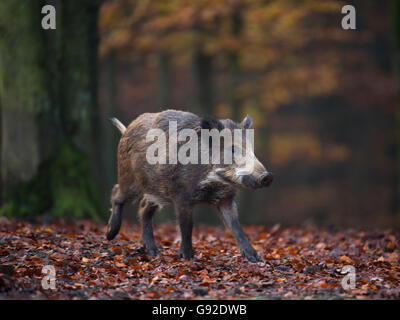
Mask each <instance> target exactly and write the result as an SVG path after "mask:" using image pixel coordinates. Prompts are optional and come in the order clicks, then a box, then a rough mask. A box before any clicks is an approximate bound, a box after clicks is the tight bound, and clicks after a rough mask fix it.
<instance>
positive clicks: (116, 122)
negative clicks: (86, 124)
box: [109, 118, 126, 134]
mask: <svg viewBox="0 0 400 320" xmlns="http://www.w3.org/2000/svg"><path fill="white" fill-rule="evenodd" d="M109 120H110V121H111V123H112V124H113V125H114V126H116V127H117V128H118V130H119V131H120V132H121V133H122V134H124V132H125V130H126V127H125V126H124V125H123V124H122V123H121V121H119V120H118V119H117V118H110V119H109Z"/></svg>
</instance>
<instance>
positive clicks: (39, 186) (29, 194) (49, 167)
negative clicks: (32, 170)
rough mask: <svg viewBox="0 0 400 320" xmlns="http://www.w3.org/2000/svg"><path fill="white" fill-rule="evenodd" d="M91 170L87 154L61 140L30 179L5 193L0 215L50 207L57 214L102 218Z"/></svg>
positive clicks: (36, 210) (37, 212)
mask: <svg viewBox="0 0 400 320" xmlns="http://www.w3.org/2000/svg"><path fill="white" fill-rule="evenodd" d="M90 172H91V170H90V165H89V162H88V159H87V156H86V155H85V154H84V153H83V152H81V151H80V150H78V149H77V148H75V147H74V146H72V145H71V144H70V143H68V142H64V143H63V144H62V145H61V146H60V148H59V149H58V151H57V152H56V154H55V156H54V157H52V158H51V159H49V160H48V161H45V162H44V163H43V164H42V165H41V167H40V169H39V172H38V174H37V175H36V176H35V177H34V178H33V179H31V180H30V181H28V182H25V183H22V184H20V186H19V187H18V188H17V189H16V190H15V191H14V192H13V193H12V195H11V196H9V197H7V198H8V201H6V202H5V204H4V205H3V206H2V207H1V208H0V215H4V216H27V215H35V214H41V213H43V212H46V211H49V212H50V213H51V214H53V215H54V216H57V217H74V218H91V219H95V220H101V219H102V218H104V210H103V208H102V207H101V205H100V203H101V201H100V197H99V194H98V190H97V188H96V186H95V185H94V183H93V181H92V179H91V174H90Z"/></svg>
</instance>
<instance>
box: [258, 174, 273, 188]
mask: <svg viewBox="0 0 400 320" xmlns="http://www.w3.org/2000/svg"><path fill="white" fill-rule="evenodd" d="M259 181H260V184H261V185H262V186H263V187H268V186H269V185H270V184H271V183H272V181H274V176H273V175H272V173H270V172H266V173H263V174H262V175H261V177H260V180H259Z"/></svg>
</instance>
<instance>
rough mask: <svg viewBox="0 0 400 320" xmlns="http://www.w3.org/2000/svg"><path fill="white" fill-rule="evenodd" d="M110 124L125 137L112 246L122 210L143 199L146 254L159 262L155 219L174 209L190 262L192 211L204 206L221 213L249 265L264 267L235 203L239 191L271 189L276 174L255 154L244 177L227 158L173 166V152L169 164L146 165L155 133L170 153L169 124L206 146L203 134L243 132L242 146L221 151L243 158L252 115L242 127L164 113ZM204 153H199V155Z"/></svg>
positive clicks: (113, 202)
mask: <svg viewBox="0 0 400 320" xmlns="http://www.w3.org/2000/svg"><path fill="white" fill-rule="evenodd" d="M110 120H111V122H112V123H113V124H114V125H115V126H116V127H117V128H118V129H119V131H120V132H121V133H122V137H121V139H120V142H119V145H118V184H116V185H115V186H114V187H113V190H112V196H111V205H112V208H111V215H110V218H109V221H108V228H107V234H106V235H107V239H108V240H112V239H113V238H114V237H115V236H116V235H117V233H118V231H119V229H120V227H121V218H122V209H123V206H124V204H125V203H127V202H128V201H130V202H134V201H136V200H138V199H141V201H140V204H139V212H138V214H139V218H140V222H141V228H142V242H143V245H144V247H145V249H146V251H147V252H148V253H149V254H150V255H151V256H156V255H157V254H158V249H157V246H156V243H155V241H154V235H153V227H152V218H153V215H154V213H155V212H156V210H157V209H158V208H160V207H162V206H164V205H173V206H174V211H175V214H176V216H177V220H178V226H179V229H180V233H181V243H180V249H179V252H180V255H181V256H183V257H184V258H185V259H192V258H193V248H192V228H193V219H192V216H193V207H194V206H195V205H197V204H199V203H206V204H209V205H211V206H213V207H215V208H216V209H217V210H218V212H219V213H220V216H221V218H222V220H223V222H224V224H225V225H226V226H227V227H228V228H229V229H230V230H231V232H232V234H233V235H234V237H235V239H236V241H237V244H238V246H239V248H240V251H241V253H242V255H243V256H244V257H246V258H247V259H248V260H249V261H251V262H257V261H260V258H259V256H258V255H257V252H256V250H254V248H253V247H252V246H251V244H250V242H249V241H248V239H247V237H246V234H245V233H244V231H243V229H242V227H241V225H240V223H239V219H238V212H237V206H236V203H235V195H236V192H237V189H238V188H239V187H245V188H252V189H255V188H262V187H267V186H269V185H270V184H271V183H272V181H273V176H272V174H271V173H270V172H268V171H267V170H266V169H265V167H264V166H263V165H262V164H261V163H260V161H258V159H257V158H256V157H255V155H254V153H253V152H250V153H249V154H246V155H245V157H247V158H249V157H250V158H251V160H252V170H251V172H250V173H249V174H243V172H242V171H243V168H242V167H241V166H242V165H238V164H237V163H236V162H234V161H232V163H229V161H228V163H226V162H224V161H223V160H224V159H225V158H226V156H225V155H226V153H224V156H223V159H222V161H221V162H220V163H218V162H216V163H213V162H212V161H209V163H203V162H201V163H185V164H184V163H181V162H176V161H175V162H173V163H170V162H168V160H171V156H173V154H171V153H170V152H167V155H166V158H167V159H166V160H167V161H166V162H165V163H155V164H151V163H149V162H151V161H149V159H148V150H149V148H150V147H151V145H152V144H153V143H154V140H155V139H154V140H152V141H149V136H148V133H149V131H150V130H154V129H156V130H159V131H162V132H164V133H165V134H166V137H167V140H168V142H167V149H168V147H170V145H172V142H171V141H170V140H169V138H170V135H171V131H170V130H171V123H175V124H176V131H177V133H181V132H183V131H182V130H184V129H192V130H194V132H195V133H196V134H197V135H196V136H195V138H194V139H195V140H198V141H195V142H196V143H197V142H198V144H197V145H202V146H203V144H201V143H202V142H203V143H204V138H203V135H202V133H203V131H204V130H213V129H214V132H215V130H217V132H222V131H223V130H224V132H227V131H228V133H229V132H232V136H233V135H234V134H233V133H234V131H236V132H238V131H239V133H240V135H242V138H243V139H242V140H241V141H240V140H239V143H237V141H236V140H235V139H234V140H233V142H229V141H228V142H227V141H226V140H225V139H224V141H223V142H224V143H223V144H221V146H220V150H221V151H223V152H225V151H226V150H232V151H231V152H233V153H234V152H235V151H234V150H238V154H242V155H243V150H244V148H245V147H247V146H248V143H249V142H248V139H247V140H246V136H245V131H246V129H250V128H251V127H252V119H251V117H250V116H249V115H247V116H246V117H245V118H244V119H243V121H242V122H241V123H235V122H234V121H232V120H230V119H221V120H218V119H214V118H211V117H200V116H197V115H195V114H193V113H189V112H184V111H177V110H166V111H163V112H159V113H144V114H142V115H140V116H139V117H138V118H136V119H135V120H134V121H132V122H131V124H130V125H129V126H128V127H127V128H125V126H124V125H123V124H122V123H121V122H120V121H118V120H117V119H115V118H112V119H110ZM206 139H208V140H207V141H206V144H207V146H210V145H211V144H210V143H211V140H210V137H207V138H206ZM221 140H223V139H221ZM183 143H184V142H182V141H178V142H177V145H178V146H181V145H182V144H183ZM206 144H204V145H206ZM217 148H218V145H217ZM235 148H236V149H235ZM200 149H201V148H200ZM246 150H247V149H246ZM202 151H203V150H199V151H198V152H199V154H200V153H201V152H202ZM210 154H211V152H210ZM175 160H176V159H175Z"/></svg>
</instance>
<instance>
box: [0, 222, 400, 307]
mask: <svg viewBox="0 0 400 320" xmlns="http://www.w3.org/2000/svg"><path fill="white" fill-rule="evenodd" d="M104 229H105V228H104V225H102V224H97V223H94V222H91V221H79V222H72V221H66V220H58V221H53V222H52V223H29V222H24V221H19V220H14V219H6V218H2V219H1V223H0V298H12V299H21V298H30V299H43V298H44V299H201V298H211V299H242V298H245V299H277V298H280V299H281V298H282V299H316V298H323V299H327V298H338V299H341V298H357V299H375V298H384V299H398V298H400V288H399V286H398V283H399V277H400V266H399V242H398V239H399V233H398V232H392V231H385V232H365V231H361V230H353V229H351V230H330V231H328V230H319V229H315V228H313V227H307V228H294V227H291V228H281V227H280V226H279V225H276V226H274V227H272V228H266V227H257V226H252V227H251V226H249V227H246V228H245V229H246V232H247V233H248V235H249V238H250V239H251V242H252V243H253V244H254V246H255V248H256V250H257V251H258V252H259V255H260V257H261V258H262V260H263V261H264V262H261V263H257V264H255V263H250V262H248V261H247V260H246V259H244V258H242V257H241V255H240V252H239V250H238V248H237V246H236V244H235V241H234V239H233V237H232V236H231V234H230V233H229V231H228V230H225V229H223V228H221V227H211V226H196V228H195V231H194V237H193V240H194V242H193V245H194V248H195V251H196V254H195V259H194V260H192V261H184V260H183V259H181V258H179V256H178V245H179V237H178V233H177V232H176V228H175V226H174V225H172V224H161V225H157V226H156V240H157V243H158V244H159V245H160V246H162V250H161V255H160V256H158V257H157V258H151V257H149V256H148V255H147V254H146V253H145V252H144V250H143V248H142V247H141V244H140V240H139V239H140V233H139V228H138V225H136V224H130V225H127V224H125V227H124V228H123V230H122V233H120V235H119V236H117V238H116V239H115V240H113V241H111V242H108V241H107V240H106V239H105V236H104ZM44 265H53V266H54V267H55V269H56V289H55V290H51V289H49V290H44V289H43V288H42V286H41V280H42V279H43V277H44V274H42V267H43V266H44ZM345 265H352V266H354V267H355V269H356V286H355V289H353V290H344V289H343V288H342V286H341V281H342V279H343V277H344V275H343V274H341V270H342V268H343V266H345Z"/></svg>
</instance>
